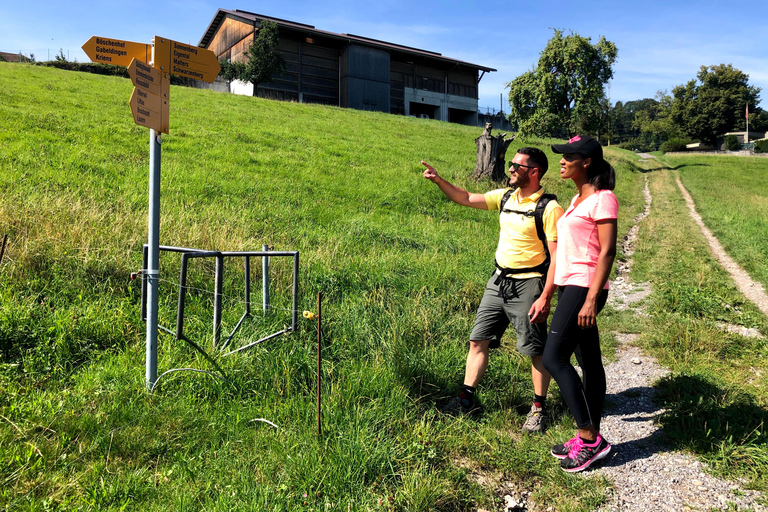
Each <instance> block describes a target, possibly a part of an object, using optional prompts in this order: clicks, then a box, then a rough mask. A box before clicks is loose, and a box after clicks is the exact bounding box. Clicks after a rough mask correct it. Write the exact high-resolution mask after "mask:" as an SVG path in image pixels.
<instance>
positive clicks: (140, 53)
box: [83, 36, 152, 66]
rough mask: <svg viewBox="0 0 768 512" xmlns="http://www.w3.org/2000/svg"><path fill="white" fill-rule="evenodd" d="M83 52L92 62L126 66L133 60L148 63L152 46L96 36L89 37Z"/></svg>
mask: <svg viewBox="0 0 768 512" xmlns="http://www.w3.org/2000/svg"><path fill="white" fill-rule="evenodd" d="M83 51H84V52H85V54H86V55H88V57H89V58H90V59H91V60H92V61H93V62H101V63H104V64H114V65H116V66H128V65H129V64H130V63H131V60H133V59H138V60H140V61H143V62H149V61H150V60H151V57H152V45H149V44H146V43H134V42H133V41H121V40H120V39H109V38H106V37H98V36H93V37H91V38H90V39H89V40H88V41H87V42H86V43H85V44H84V45H83Z"/></svg>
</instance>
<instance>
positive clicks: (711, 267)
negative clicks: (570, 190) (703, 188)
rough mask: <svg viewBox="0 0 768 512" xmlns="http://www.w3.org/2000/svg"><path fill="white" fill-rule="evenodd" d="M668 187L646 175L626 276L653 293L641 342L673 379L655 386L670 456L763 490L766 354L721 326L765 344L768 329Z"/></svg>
mask: <svg viewBox="0 0 768 512" xmlns="http://www.w3.org/2000/svg"><path fill="white" fill-rule="evenodd" d="M727 162H728V160H727V159H726V160H725V162H724V164H725V165H726V166H727ZM712 163H713V165H717V164H718V163H719V160H713V161H712ZM709 174H710V176H712V175H713V174H715V173H714V172H709ZM674 178H675V171H660V170H656V171H654V172H653V173H651V174H650V180H651V194H652V195H653V197H654V201H653V206H652V208H651V214H650V216H649V217H648V219H647V221H646V222H644V223H643V224H642V225H641V228H640V233H639V240H638V246H637V253H636V254H635V256H636V258H637V262H636V264H635V267H634V269H633V270H634V276H635V278H636V279H637V280H649V281H650V282H651V283H652V284H653V287H654V293H653V294H652V296H651V297H650V300H649V305H648V312H649V313H650V317H649V320H648V325H647V327H646V328H645V329H644V330H643V331H642V336H641V342H642V344H643V345H644V346H646V347H647V348H648V349H649V350H651V351H652V353H653V354H654V355H655V356H656V357H657V358H658V360H659V361H660V362H661V363H662V364H664V365H665V366H668V367H669V368H670V369H671V370H672V373H671V375H670V376H669V377H667V378H665V379H663V380H662V381H661V382H660V383H659V385H658V387H659V390H660V398H661V401H662V405H663V406H664V407H665V408H666V409H667V412H666V413H664V414H663V415H662V417H661V418H660V420H659V422H660V424H661V426H662V427H663V428H664V430H665V431H666V433H667V434H668V435H669V436H670V438H671V442H672V446H673V447H675V448H677V449H682V450H686V451H689V452H691V453H694V454H696V455H698V456H699V457H701V458H702V459H703V460H704V461H706V462H708V463H709V464H710V465H711V467H712V468H713V470H714V471H715V473H716V474H717V475H718V476H722V477H726V478H745V479H747V480H748V481H749V485H750V486H752V487H754V488H758V489H766V487H768V481H767V480H766V477H765V475H766V474H768V473H767V472H768V433H767V432H766V431H765V422H766V420H767V419H768V413H766V405H767V404H768V394H767V393H766V383H767V382H766V378H765V375H766V372H768V348H766V344H765V339H764V338H763V339H760V338H747V337H743V336H740V335H738V334H734V333H729V332H727V331H725V330H723V329H722V328H720V327H718V323H731V324H736V325H742V326H746V327H753V328H757V329H759V330H760V331H761V332H762V333H763V334H766V333H768V319H766V317H765V316H764V315H763V314H762V313H760V312H759V310H757V308H756V306H754V305H753V304H752V303H750V302H748V301H747V300H746V299H745V298H744V297H743V295H741V293H740V292H739V291H738V290H737V289H736V288H735V284H734V283H733V281H732V280H731V278H730V276H728V274H727V273H726V272H725V270H723V269H722V268H721V267H720V266H719V264H718V263H717V261H716V259H715V257H714V256H713V255H712V254H711V252H710V249H709V247H708V245H707V243H706V240H705V239H704V238H703V236H702V235H701V232H700V230H699V228H698V226H697V225H696V224H695V223H694V221H693V219H691V217H690V216H689V214H688V211H687V206H686V204H685V201H684V200H683V198H682V195H681V194H680V191H679V189H678V188H677V184H676V183H675V181H674Z"/></svg>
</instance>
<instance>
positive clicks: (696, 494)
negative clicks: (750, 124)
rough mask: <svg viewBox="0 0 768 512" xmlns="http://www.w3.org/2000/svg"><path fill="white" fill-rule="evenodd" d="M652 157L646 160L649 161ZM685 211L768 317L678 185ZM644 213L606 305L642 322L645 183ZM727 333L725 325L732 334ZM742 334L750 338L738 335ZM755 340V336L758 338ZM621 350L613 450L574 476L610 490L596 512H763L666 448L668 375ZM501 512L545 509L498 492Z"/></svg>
mask: <svg viewBox="0 0 768 512" xmlns="http://www.w3.org/2000/svg"><path fill="white" fill-rule="evenodd" d="M650 156H651V155H648V157H650ZM678 186H679V187H680V190H681V191H682V192H683V196H684V197H685V200H686V202H687V203H688V206H689V209H690V211H691V216H692V217H693V218H694V219H695V220H696V222H697V223H698V224H699V226H700V227H701V229H702V232H703V233H704V236H705V237H706V239H707V240H708V241H709V243H710V247H711V248H712V251H713V252H714V253H715V254H716V255H717V257H718V259H719V260H720V261H721V262H722V265H723V266H724V267H725V268H726V269H727V270H728V271H729V272H730V273H731V275H732V276H733V278H734V280H735V281H736V283H737V285H738V286H739V289H740V290H741V291H742V292H743V293H744V295H746V296H747V297H748V298H749V299H750V300H752V301H753V302H755V303H756V304H757V305H758V307H760V309H761V311H763V312H764V313H766V315H768V310H766V305H768V296H766V294H765V292H764V291H763V289H762V286H760V285H759V284H758V283H755V282H754V281H752V280H751V279H750V278H749V276H748V275H747V274H746V273H745V272H744V271H743V270H742V269H740V268H739V267H738V265H736V263H734V262H733V260H732V259H731V258H730V257H728V255H727V254H726V253H725V251H724V249H723V247H722V246H721V245H720V244H719V242H718V241H717V239H716V238H715V237H714V236H713V235H712V233H711V232H710V231H709V230H708V229H707V228H706V227H705V226H704V224H703V222H702V221H701V217H699V216H698V214H696V211H695V207H694V204H693V201H692V200H691V197H690V195H689V194H688V192H687V191H686V190H685V188H684V187H683V185H682V183H680V180H679V178H678ZM643 193H644V195H645V200H646V204H645V208H644V209H643V212H642V213H641V214H639V215H638V216H637V217H636V218H635V219H634V224H633V227H632V228H631V229H630V230H629V232H628V234H627V236H626V237H624V239H623V240H622V242H621V248H622V252H623V254H624V256H625V258H624V261H622V262H619V263H617V270H618V273H619V275H618V277H617V278H616V279H614V280H613V281H611V283H610V287H611V292H610V294H609V299H608V301H609V305H610V306H611V307H613V308H615V309H629V310H631V311H634V312H635V313H636V314H638V315H645V314H646V313H645V312H644V311H643V309H642V307H641V306H640V305H639V302H640V301H641V300H642V299H644V298H645V297H647V296H648V295H649V294H650V293H651V291H652V290H651V286H650V284H649V283H635V282H633V281H632V280H631V278H630V271H631V268H632V262H633V260H632V255H633V254H634V252H635V245H636V243H637V235H638V231H639V226H640V223H641V222H642V221H643V219H645V217H646V216H648V214H649V213H650V210H651V205H652V199H653V198H652V197H651V194H650V190H649V187H648V179H647V177H646V183H645V188H644V190H643ZM730 327H731V326H723V328H726V329H730ZM742 334H744V335H755V334H754V333H749V332H742ZM757 335H759V333H758V334H757ZM616 337H617V339H618V341H619V343H620V346H619V348H618V350H617V354H616V355H617V360H616V361H615V362H613V363H611V364H608V365H607V366H606V369H605V373H606V384H607V396H606V407H605V418H604V419H603V422H602V426H601V430H602V431H603V433H604V434H605V436H606V439H608V440H609V441H610V442H611V443H612V444H613V447H614V450H613V451H612V453H611V454H610V455H609V456H608V457H607V458H606V459H605V461H603V463H602V464H599V465H598V466H597V467H596V468H595V469H594V470H590V471H585V472H584V473H580V475H581V476H582V477H583V478H595V477H605V478H607V479H608V480H610V481H611V482H612V484H613V489H614V490H613V493H612V494H611V496H610V497H609V499H608V502H607V503H605V504H604V505H603V506H602V507H600V509H599V510H600V511H602V512H609V511H610V512H619V511H620V512H648V511H656V510H658V511H695V510H734V511H737V510H749V511H754V512H766V511H768V508H766V507H765V506H764V505H761V504H760V502H761V501H762V495H761V493H759V492H756V491H746V490H744V489H742V488H741V487H740V485H739V483H738V482H730V481H726V480H721V479H718V478H714V477H712V476H711V475H709V474H708V473H707V467H706V465H705V464H703V463H701V462H699V461H698V460H697V459H696V458H695V457H693V456H691V455H688V454H684V453H680V452H674V451H669V449H668V448H667V445H666V444H665V443H664V437H665V434H664V431H663V430H661V429H659V427H658V426H657V425H656V424H655V420H656V418H658V417H659V415H661V414H663V413H664V410H663V409H661V408H659V406H658V405H656V402H655V400H654V395H655V393H656V390H655V389H654V388H653V387H652V386H653V384H654V383H655V382H656V381H657V380H658V379H660V378H661V377H663V376H665V375H667V374H668V373H669V370H668V369H666V368H664V367H663V366H661V365H659V364H658V363H657V362H656V360H655V359H654V358H652V357H649V356H647V355H645V354H643V353H642V351H641V349H640V348H639V347H637V346H636V342H637V339H638V337H639V335H636V334H626V333H616ZM497 492H500V494H501V495H503V496H504V501H505V503H506V506H504V507H503V508H502V509H501V510H502V512H524V511H529V510H530V511H534V510H536V511H539V510H543V509H541V508H539V507H537V506H536V504H535V503H532V502H530V501H529V500H528V496H527V493H525V492H523V493H518V492H516V491H515V490H513V489H512V488H506V489H505V488H501V489H498V491H497Z"/></svg>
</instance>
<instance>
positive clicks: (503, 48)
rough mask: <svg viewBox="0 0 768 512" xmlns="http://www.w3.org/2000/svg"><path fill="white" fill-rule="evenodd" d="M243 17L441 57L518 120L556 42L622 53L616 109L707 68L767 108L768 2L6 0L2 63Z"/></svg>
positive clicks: (190, 32) (614, 84)
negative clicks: (730, 72) (610, 47)
mask: <svg viewBox="0 0 768 512" xmlns="http://www.w3.org/2000/svg"><path fill="white" fill-rule="evenodd" d="M219 8H222V9H230V10H234V9H241V10H245V11H251V12H255V13H258V14H262V15H266V16H272V17H276V18H282V19H286V20H290V21H296V22H299V23H305V24H309V25H314V26H315V28H317V29H319V30H326V31H330V32H337V33H349V34H357V35H361V36H365V37H370V38H373V39H380V40H383V41H388V42H391V43H396V44H401V45H405V46H412V47H416V48H421V49H424V50H429V51H435V52H439V53H441V54H443V55H444V56H446V57H450V58H454V59H458V60H463V61H466V62H471V63H473V64H479V65H482V66H486V67H490V68H494V69H496V70H497V71H496V72H491V73H486V74H485V75H484V76H483V77H482V80H481V81H480V86H479V91H478V95H479V102H478V106H479V108H480V110H482V111H486V110H488V109H490V110H491V111H498V110H499V109H500V108H501V109H502V110H504V111H505V112H509V104H508V101H507V95H508V89H507V88H506V84H507V83H508V82H510V81H511V80H513V79H514V78H516V77H517V76H519V75H521V74H523V73H525V72H526V71H529V70H531V69H533V68H535V66H536V62H537V61H538V58H539V55H540V53H541V52H542V51H543V50H544V48H545V47H546V45H547V42H548V41H549V39H551V38H552V35H553V30H554V29H559V30H562V31H563V32H564V33H565V34H568V33H570V32H575V33H577V34H579V35H580V36H582V37H587V38H591V40H592V43H593V44H594V43H596V42H597V41H598V40H599V39H600V37H601V36H604V37H605V38H606V39H608V40H609V41H611V42H613V43H615V44H616V46H617V48H618V57H617V60H616V62H615V63H614V66H613V71H614V76H613V79H612V80H611V81H610V83H609V86H608V88H607V90H606V93H607V94H608V97H609V99H610V101H611V103H612V104H615V103H616V102H617V101H621V102H627V101H632V100H638V99H643V98H653V97H654V96H655V95H656V93H657V91H667V92H669V93H671V91H672V88H673V87H675V86H677V85H681V84H685V83H687V82H688V81H690V80H692V79H695V78H696V74H697V73H698V71H699V69H700V68H701V66H712V65H718V64H732V65H733V66H734V67H735V68H737V69H739V70H741V71H742V72H744V73H746V74H747V75H749V84H750V85H752V86H756V87H760V88H761V89H762V92H761V94H760V98H761V100H762V101H761V105H760V106H761V107H762V108H768V101H766V98H768V43H766V41H768V2H766V1H758V2H740V3H737V2H734V3H732V4H731V3H730V2H724V1H722V0H717V1H710V0H701V1H696V2H693V1H686V0H684V1H680V0H645V1H641V2H626V1H616V0H609V1H602V2H597V1H593V0H581V1H578V0H573V1H561V0H558V1H546V0H541V1H528V0H519V1H518V0H509V1H506V2H499V1H495V0H486V1H483V2H476V1H473V0H441V1H438V0H420V1H412V0H410V1H403V0H392V1H383V2H367V1H365V0H363V1H361V0H357V1H349V0H309V1H305V0H263V1H259V2H255V1H253V0H227V3H218V2H214V1H211V0H184V1H180V0H167V1H151V2H150V1H144V0H136V1H130V2H129V1H122V0H111V1H99V2H87V1H83V0H71V1H70V2H65V3H59V2H58V1H57V2H55V3H54V2H53V1H49V0H26V1H23V0H22V1H19V0H0V51H3V52H12V53H17V52H22V53H24V54H26V55H29V54H30V53H33V54H34V56H35V59H36V60H38V61H40V60H50V59H53V58H54V57H55V55H56V54H58V53H59V50H60V49H62V50H63V51H64V54H65V55H66V56H67V57H68V59H69V60H77V61H79V62H87V61H88V60H89V59H88V57H87V56H86V55H85V53H84V52H83V51H82V49H81V46H82V45H83V44H84V43H85V42H86V41H87V40H88V39H89V38H90V37H91V36H101V37H108V38H114V39H122V40H128V41H135V42H142V43H150V42H151V41H152V38H153V37H154V36H155V35H157V36H162V37H166V38H169V39H172V40H175V41H179V42H184V43H191V44H195V45H196V44H198V43H199V42H200V39H201V38H202V36H203V34H204V33H205V31H206V29H207V28H208V25H209V24H210V23H211V21H212V20H213V17H214V16H215V14H216V11H217V10H218V9H219Z"/></svg>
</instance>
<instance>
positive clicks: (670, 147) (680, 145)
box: [660, 137, 689, 153]
mask: <svg viewBox="0 0 768 512" xmlns="http://www.w3.org/2000/svg"><path fill="white" fill-rule="evenodd" d="M688 143H689V142H688V141H687V140H685V139H680V138H676V137H673V138H671V139H669V140H668V141H666V142H664V143H663V144H662V145H661V148H660V149H661V152H662V153H670V152H672V151H685V150H686V147H685V146H686V145H687V144H688Z"/></svg>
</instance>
